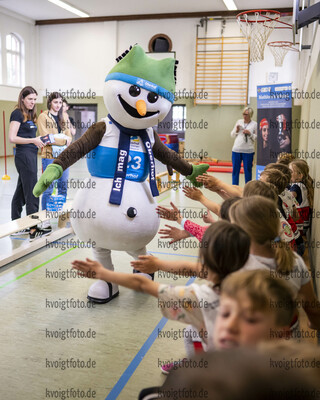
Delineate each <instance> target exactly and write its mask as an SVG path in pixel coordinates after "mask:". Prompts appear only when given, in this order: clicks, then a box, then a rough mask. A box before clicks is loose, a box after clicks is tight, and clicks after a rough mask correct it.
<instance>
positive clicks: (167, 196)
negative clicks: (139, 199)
mask: <svg viewBox="0 0 320 400" xmlns="http://www.w3.org/2000/svg"><path fill="white" fill-rule="evenodd" d="M169 197H171V194H169V195H168V196H167V197H164V198H163V199H161V200H159V201H158V203H161V202H162V201H163V200H166V199H168V198H169Z"/></svg>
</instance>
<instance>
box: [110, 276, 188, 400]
mask: <svg viewBox="0 0 320 400" xmlns="http://www.w3.org/2000/svg"><path fill="white" fill-rule="evenodd" d="M194 280H195V278H190V279H189V280H188V282H187V285H190V284H191V283H193V282H194ZM167 322H168V319H167V318H165V317H162V318H161V320H160V321H159V322H158V324H157V326H156V327H155V328H154V330H153V331H152V332H151V333H150V335H149V337H148V338H147V340H146V341H145V342H144V344H143V345H142V346H141V348H140V350H139V351H138V353H137V354H136V355H135V357H134V358H133V360H132V361H131V363H130V364H129V365H128V367H127V368H126V370H125V371H124V372H123V374H122V375H121V377H120V378H119V380H118V382H117V383H116V384H115V385H114V386H113V388H112V389H111V392H110V393H109V394H108V396H107V397H106V398H105V400H115V399H117V398H118V396H119V394H120V393H121V392H122V390H123V388H124V387H125V386H126V384H127V383H128V381H129V379H130V378H131V377H132V375H133V374H134V372H135V370H136V369H137V368H138V366H139V364H140V363H141V361H142V360H143V357H144V356H145V355H146V354H147V352H148V351H149V350H150V347H151V346H152V345H153V343H154V341H155V340H156V338H157V337H158V335H159V332H160V331H162V329H163V328H164V326H165V325H166V323H167ZM137 398H138V393H137Z"/></svg>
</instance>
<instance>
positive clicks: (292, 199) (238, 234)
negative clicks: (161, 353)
mask: <svg viewBox="0 0 320 400" xmlns="http://www.w3.org/2000/svg"><path fill="white" fill-rule="evenodd" d="M197 179H198V180H199V182H201V183H203V184H204V187H205V188H207V189H209V190H211V191H214V192H216V193H218V194H219V195H220V196H221V197H222V198H223V200H224V201H223V202H222V204H221V205H219V204H217V203H215V202H213V201H211V200H209V199H207V198H206V197H205V196H204V195H203V193H202V191H201V190H200V189H197V188H195V187H192V188H191V187H188V188H187V187H186V188H184V189H183V191H184V193H185V195H186V196H187V197H188V198H190V199H193V200H196V201H199V202H200V203H201V204H202V205H204V206H205V207H206V208H207V214H206V216H205V217H204V220H205V222H207V223H208V224H207V225H206V226H201V225H199V224H196V223H195V222H193V221H190V220H185V219H183V218H182V217H181V214H180V212H179V210H178V208H177V207H176V206H175V205H174V204H173V203H171V207H172V208H170V209H169V208H165V207H161V206H159V207H158V208H157V210H158V214H159V215H160V217H162V218H165V219H168V220H171V221H177V222H178V223H179V224H181V226H182V229H178V228H176V227H173V226H169V225H166V228H165V229H161V230H160V231H159V233H160V234H161V235H163V236H162V237H163V238H168V239H170V240H171V243H173V242H175V241H177V240H182V239H184V238H186V237H189V236H194V237H195V238H197V239H198V240H199V241H200V242H201V245H200V246H199V247H200V250H199V258H198V261H196V262H190V261H184V260H182V261H176V260H174V261H167V260H161V259H159V258H157V257H154V256H151V255H144V256H140V257H139V259H138V260H135V261H132V262H131V265H132V267H133V268H134V269H135V270H137V271H140V272H142V273H149V274H150V273H154V272H156V271H159V270H163V271H166V272H170V273H172V274H179V275H180V276H181V275H185V276H190V275H192V276H196V277H199V278H201V279H205V280H206V281H207V282H206V283H205V284H201V285H199V284H198V283H193V284H191V285H189V286H172V285H165V284H160V283H158V282H154V281H152V280H150V279H147V278H146V277H145V276H142V274H141V275H140V274H134V275H132V274H124V273H117V272H113V271H108V270H106V269H104V268H103V266H102V265H101V264H100V263H98V262H97V261H92V260H90V259H86V261H80V260H75V261H74V262H73V268H75V269H77V270H78V271H79V273H80V274H83V275H85V276H87V277H89V278H90V277H91V278H96V279H102V280H105V281H108V282H112V283H116V284H118V285H122V286H125V287H128V288H131V289H134V290H137V291H141V292H144V293H147V294H150V295H152V296H155V297H157V298H158V299H159V300H158V304H159V305H160V308H161V311H162V314H163V315H164V316H165V317H167V318H169V319H173V320H177V321H180V322H182V323H185V324H188V326H187V327H186V329H187V330H192V331H193V332H194V333H195V334H193V335H185V338H188V339H185V347H186V352H187V356H188V357H192V356H194V355H195V352H197V351H199V350H200V351H202V352H209V354H210V353H211V352H212V351H214V352H217V351H218V352H219V351H227V350H228V352H230V351H235V348H238V347H240V348H242V347H243V348H245V349H246V348H254V349H255V348H257V347H259V346H260V344H261V343H263V342H269V341H273V340H274V339H284V338H285V339H291V340H294V339H296V340H297V339H300V338H301V330H300V326H299V307H298V306H297V299H298V298H299V300H301V302H299V304H301V305H302V307H303V309H304V311H305V312H306V315H307V317H308V320H309V327H310V328H311V329H317V330H320V303H319V301H318V300H317V298H316V295H315V292H314V289H313V284H312V281H311V276H310V273H309V271H308V268H307V267H306V265H305V263H304V261H303V259H302V257H301V255H303V253H304V251H305V243H307V242H306V239H305V234H306V232H307V230H308V228H309V226H310V216H311V210H312V205H313V203H312V200H313V185H312V179H311V178H310V176H309V169H308V165H307V163H306V162H305V161H303V160H295V159H293V157H292V155H290V154H284V155H283V154H282V155H280V156H279V159H278V162H277V163H273V164H269V165H267V166H266V168H265V170H264V171H263V173H262V174H261V178H260V180H257V181H250V182H248V183H247V184H246V185H245V186H244V188H243V189H242V188H240V187H239V186H234V185H228V184H226V183H225V182H223V181H221V180H219V179H217V178H216V177H213V176H210V175H208V174H204V175H202V176H200V177H198V178H197ZM211 212H213V213H214V214H216V215H217V216H218V220H215V219H214V218H213V217H212V214H211ZM299 254H300V255H299ZM190 337H192V339H190ZM296 346H299V344H297V345H296ZM315 351H316V349H315ZM203 354H204V353H203ZM235 354H236V353H235ZM208 357H209V356H208ZM226 357H228V356H226ZM245 362H246V360H243V363H244V364H245ZM180 364H181V367H182V368H183V364H184V361H183V360H182V361H181V363H180ZM172 367H173V365H172V364H168V365H164V366H163V367H162V370H163V372H165V373H168V372H170V371H171V370H172ZM170 375H171V372H170ZM200 375H201V372H200ZM200 375H199V376H200ZM149 395H150V392H148V394H147V396H149ZM158 395H159V392H158ZM159 396H160V395H159ZM160 397H161V396H160ZM141 398H143V397H141ZM148 398H158V397H148ZM161 398H164V396H162V397H161ZM292 398H293V397H292Z"/></svg>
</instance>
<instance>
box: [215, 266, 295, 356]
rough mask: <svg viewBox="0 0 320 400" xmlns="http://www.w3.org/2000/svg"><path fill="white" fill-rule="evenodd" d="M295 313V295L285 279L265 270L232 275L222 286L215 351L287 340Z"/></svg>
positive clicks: (216, 324)
mask: <svg viewBox="0 0 320 400" xmlns="http://www.w3.org/2000/svg"><path fill="white" fill-rule="evenodd" d="M294 314H295V302H294V299H293V292H292V290H291V288H290V287H289V285H288V284H287V283H286V282H285V281H284V280H282V279H280V278H274V277H272V276H271V275H270V272H269V271H266V270H255V271H238V272H236V273H233V274H231V275H229V276H228V277H227V278H226V279H225V280H224V281H223V283H222V285H221V297H220V307H219V311H218V316H217V319H216V323H215V327H214V334H213V341H214V345H215V348H217V349H227V348H234V347H239V346H250V347H252V346H256V345H257V344H258V343H259V342H262V341H266V340H267V341H269V340H273V339H281V338H286V337H288V336H289V335H290V324H291V321H292V319H293V317H294Z"/></svg>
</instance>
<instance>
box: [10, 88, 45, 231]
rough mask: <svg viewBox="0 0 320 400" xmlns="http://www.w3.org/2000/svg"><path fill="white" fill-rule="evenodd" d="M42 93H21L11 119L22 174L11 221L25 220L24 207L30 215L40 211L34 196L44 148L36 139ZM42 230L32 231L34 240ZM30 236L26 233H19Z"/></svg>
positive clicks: (12, 134) (12, 208) (22, 91)
mask: <svg viewBox="0 0 320 400" xmlns="http://www.w3.org/2000/svg"><path fill="white" fill-rule="evenodd" d="M37 95H38V93H37V92H36V90H35V89H34V88H32V87H31V86H26V87H25V88H23V89H22V90H21V92H20V94H19V98H18V104H17V106H16V108H15V110H14V111H13V112H12V113H11V116H10V126H9V140H10V142H11V143H15V144H16V153H15V158H14V162H15V165H16V168H17V171H18V175H19V178H18V183H17V187H16V191H15V193H14V195H13V198H12V202H11V219H12V220H14V219H18V218H20V217H21V212H22V208H23V206H24V205H26V213H27V215H29V214H33V213H35V212H37V211H39V199H38V198H37V197H34V195H33V194H32V190H33V187H34V186H35V184H36V183H37V171H38V166H37V157H38V148H41V147H43V146H44V144H43V142H42V141H41V139H40V138H39V137H36V132H37V126H36V120H37V115H36V100H37ZM38 231H40V230H39V229H38V228H36V227H34V228H31V229H30V238H33V237H34V236H39V235H37V233H40V232H38ZM21 233H26V232H25V231H24V232H22V231H21V232H19V234H21Z"/></svg>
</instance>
